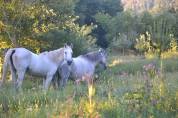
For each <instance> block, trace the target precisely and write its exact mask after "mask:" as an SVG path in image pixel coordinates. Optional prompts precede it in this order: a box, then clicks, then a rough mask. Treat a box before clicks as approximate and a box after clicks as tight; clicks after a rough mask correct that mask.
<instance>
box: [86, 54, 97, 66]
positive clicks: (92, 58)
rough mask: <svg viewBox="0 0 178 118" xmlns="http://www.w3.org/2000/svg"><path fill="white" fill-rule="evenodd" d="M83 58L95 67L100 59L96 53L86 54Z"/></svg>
mask: <svg viewBox="0 0 178 118" xmlns="http://www.w3.org/2000/svg"><path fill="white" fill-rule="evenodd" d="M85 57H86V58H87V59H88V60H89V61H90V62H92V63H93V64H94V65H95V66H96V65H97V64H98V63H99V61H100V58H99V55H98V53H97V52H94V53H89V54H86V55H85Z"/></svg>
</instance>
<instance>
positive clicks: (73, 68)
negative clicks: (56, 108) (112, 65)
mask: <svg viewBox="0 0 178 118" xmlns="http://www.w3.org/2000/svg"><path fill="white" fill-rule="evenodd" d="M97 64H102V65H103V66H104V68H105V69H106V52H105V50H103V49H99V50H98V51H94V52H90V53H87V54H85V55H80V56H78V57H76V58H73V62H72V64H71V65H70V66H68V65H67V64H66V63H63V64H62V65H61V66H60V67H59V69H58V73H60V75H61V81H60V86H62V87H63V86H65V84H66V82H67V80H68V78H69V76H71V78H73V79H74V80H76V81H81V80H83V78H84V77H85V76H86V75H87V76H89V77H90V78H92V77H93V75H94V72H95V67H96V65H97ZM58 84H59V83H58Z"/></svg>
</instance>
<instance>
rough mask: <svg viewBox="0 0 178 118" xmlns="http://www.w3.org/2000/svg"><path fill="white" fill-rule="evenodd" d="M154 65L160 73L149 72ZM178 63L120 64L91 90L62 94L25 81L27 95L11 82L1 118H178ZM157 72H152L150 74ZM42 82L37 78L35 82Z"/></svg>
mask: <svg viewBox="0 0 178 118" xmlns="http://www.w3.org/2000/svg"><path fill="white" fill-rule="evenodd" d="M150 63H153V64H154V65H155V67H156V68H153V70H154V69H155V70H154V71H155V73H153V74H150V73H152V71H146V70H144V68H143V66H144V65H148V64H150ZM177 66H178V61H177V60H176V59H169V60H163V70H164V71H163V72H164V73H163V74H164V76H163V77H160V74H159V72H158V71H157V69H158V70H159V68H160V61H159V60H145V59H140V60H136V61H132V62H127V63H119V64H116V65H113V66H111V67H109V68H108V69H107V70H105V71H103V72H101V73H100V74H99V78H98V79H96V80H94V83H92V84H86V83H85V82H84V83H81V84H79V85H77V86H76V85H75V84H74V83H73V81H69V82H68V83H67V86H66V87H65V89H63V90H59V89H53V87H51V88H50V89H49V90H48V91H47V92H43V91H42V89H41V87H40V86H41V85H42V81H41V80H34V81H32V80H30V79H26V80H25V81H24V83H23V87H22V88H23V91H22V92H17V91H15V90H13V87H12V85H11V83H10V82H6V84H5V85H4V86H3V88H0V117H2V118H5V117H10V118H17V117H18V118H34V117H40V118H46V117H54V118H55V117H61V118H69V117H71V118H78V117H92V118H109V117H111V118H130V117H132V118H138V117H141V118H148V117H155V118H157V117H161V118H166V117H178V115H177V114H178V112H177V111H178V86H177V85H178V79H177V76H178V72H177V71H178V67H177ZM151 69H152V68H151ZM34 79H37V78H34Z"/></svg>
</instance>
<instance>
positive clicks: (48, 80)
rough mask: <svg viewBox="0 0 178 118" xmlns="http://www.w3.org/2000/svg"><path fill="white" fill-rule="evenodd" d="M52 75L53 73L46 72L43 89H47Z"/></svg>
mask: <svg viewBox="0 0 178 118" xmlns="http://www.w3.org/2000/svg"><path fill="white" fill-rule="evenodd" d="M53 75H54V74H51V73H50V74H47V76H46V82H45V85H44V89H45V90H47V89H48V87H49V85H50V83H51V80H52V79H53Z"/></svg>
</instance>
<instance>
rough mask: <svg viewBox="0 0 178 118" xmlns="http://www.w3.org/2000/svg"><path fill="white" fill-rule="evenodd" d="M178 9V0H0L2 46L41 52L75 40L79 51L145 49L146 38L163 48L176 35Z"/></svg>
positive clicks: (147, 41)
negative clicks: (99, 47)
mask: <svg viewBox="0 0 178 118" xmlns="http://www.w3.org/2000/svg"><path fill="white" fill-rule="evenodd" d="M167 3H169V4H167ZM177 8H178V5H177V1H176V0H163V1H160V0H128V1H126V0H35V1H28V0H9V1H5V0H0V42H1V44H0V46H1V50H2V49H4V48H9V47H18V46H24V47H28V48H31V49H32V50H35V51H37V52H40V51H43V50H49V49H52V48H58V47H60V46H62V45H63V43H64V42H72V43H74V46H75V47H77V48H75V51H74V52H75V53H76V55H77V54H78V53H81V52H85V51H87V50H90V49H93V48H94V47H96V46H101V47H103V48H116V49H118V50H125V49H133V50H139V51H141V52H142V51H146V50H148V49H150V48H146V47H141V46H140V44H142V43H143V42H144V43H145V45H146V44H149V46H150V47H151V48H152V50H154V51H155V50H160V51H158V52H161V51H164V50H168V49H169V48H170V47H169V44H170V43H171V41H172V40H173V39H175V40H176V39H177V38H178V26H177V24H178V11H177ZM148 34H149V36H148ZM142 35H144V37H145V38H144V39H143V38H141V36H142ZM148 37H149V38H148ZM175 42H176V43H177V40H176V41H175ZM149 46H148V47H149ZM142 48H144V49H142Z"/></svg>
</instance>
